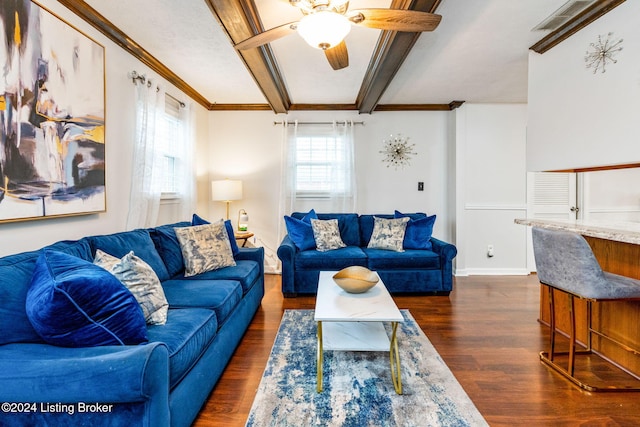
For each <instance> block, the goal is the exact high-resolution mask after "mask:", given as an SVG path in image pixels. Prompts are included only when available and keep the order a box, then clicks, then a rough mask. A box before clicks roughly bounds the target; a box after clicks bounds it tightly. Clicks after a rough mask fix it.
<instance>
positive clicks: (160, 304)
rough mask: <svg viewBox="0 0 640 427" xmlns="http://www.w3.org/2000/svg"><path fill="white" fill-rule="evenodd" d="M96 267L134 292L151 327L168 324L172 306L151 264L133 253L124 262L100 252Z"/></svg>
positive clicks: (95, 262) (94, 261)
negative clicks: (168, 314) (102, 269)
mask: <svg viewBox="0 0 640 427" xmlns="http://www.w3.org/2000/svg"><path fill="white" fill-rule="evenodd" d="M93 263H94V264H95V265H99V266H100V267H102V268H104V269H105V270H107V271H108V272H109V273H111V274H113V275H114V276H116V278H117V279H118V280H120V281H121V282H122V283H123V284H124V285H125V286H126V287H127V289H129V290H130V291H131V293H132V294H133V296H134V297H135V298H136V301H138V304H140V308H142V313H143V314H144V320H145V321H146V322H147V324H149V325H164V324H165V323H167V310H168V309H169V303H168V302H167V298H166V297H165V296H164V290H163V289H162V285H161V284H160V280H159V279H158V276H157V275H156V273H155V272H154V271H153V269H152V268H151V267H150V266H149V264H147V263H146V262H144V261H143V260H142V259H141V258H140V257H138V256H136V255H135V254H134V253H133V251H131V252H129V253H128V254H126V255H125V256H123V257H122V258H117V257H114V256H113V255H109V254H108V253H106V252H103V251H101V250H100V249H98V250H96V256H95V258H94V259H93Z"/></svg>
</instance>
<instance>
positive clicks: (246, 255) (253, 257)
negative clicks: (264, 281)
mask: <svg viewBox="0 0 640 427" xmlns="http://www.w3.org/2000/svg"><path fill="white" fill-rule="evenodd" d="M238 249H239V251H238V253H237V254H236V256H235V257H234V258H235V260H236V261H240V260H249V261H255V262H257V263H258V265H259V266H260V277H264V248H238Z"/></svg>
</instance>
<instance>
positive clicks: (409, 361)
mask: <svg viewBox="0 0 640 427" xmlns="http://www.w3.org/2000/svg"><path fill="white" fill-rule="evenodd" d="M401 311H402V315H403V316H404V319H405V322H404V323H401V324H400V326H399V327H398V343H399V348H400V360H401V366H402V389H403V390H402V391H403V394H402V395H398V394H396V392H395V390H394V388H393V383H392V380H391V373H390V366H389V353H387V352H343V351H326V352H325V355H324V365H323V366H324V391H323V392H321V393H317V392H316V342H317V340H316V323H315V322H314V320H313V313H314V312H313V310H286V311H285V313H284V316H283V318H282V322H281V323H280V328H279V330H278V335H277V336H276V340H275V342H274V344H273V348H272V350H271V356H270V357H269V361H268V362H267V366H266V368H265V371H264V375H263V377H262V380H261V382H260V385H259V387H258V391H257V394H256V397H255V400H254V402H253V406H252V407H251V412H250V414H249V418H248V420H247V423H246V426H249V427H262V426H279V427H280V426H282V427H284V426H291V427H293V426H295V427H300V426H351V427H365V426H376V427H382V426H389V427H391V426H403V427H410V426H416V427H417V426H420V427H426V426H473V427H475V426H486V425H488V424H487V423H486V421H485V420H484V418H482V415H480V413H479V412H478V410H477V408H476V407H475V405H474V404H473V402H472V401H471V399H469V396H467V394H466V393H465V391H464V390H463V389H462V387H461V386H460V384H459V383H458V381H457V380H456V379H455V377H454V376H453V374H452V373H451V371H450V370H449V368H448V367H447V365H446V364H445V363H444V362H443V361H442V359H441V358H440V356H439V355H438V352H437V351H436V350H435V348H434V347H433V345H432V344H431V343H430V342H429V340H428V339H427V337H426V336H425V334H424V333H423V332H422V330H421V329H420V327H419V326H418V324H417V323H416V322H415V320H414V319H413V317H412V316H411V314H410V313H409V311H408V310H401ZM387 332H388V333H389V336H391V335H390V326H387Z"/></svg>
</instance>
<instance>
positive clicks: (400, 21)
mask: <svg viewBox="0 0 640 427" xmlns="http://www.w3.org/2000/svg"><path fill="white" fill-rule="evenodd" d="M349 19H350V20H351V21H352V22H353V23H354V24H358V25H361V26H363V27H368V28H377V29H379V30H390V31H406V32H410V33H418V32H422V31H433V30H435V29H436V27H437V26H438V24H439V23H440V20H441V19H442V16H440V15H436V14H435V13H429V12H422V11H419V10H403V9H354V10H352V11H351V12H349Z"/></svg>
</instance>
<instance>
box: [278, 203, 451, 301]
mask: <svg viewBox="0 0 640 427" xmlns="http://www.w3.org/2000/svg"><path fill="white" fill-rule="evenodd" d="M305 215H306V213H303V212H294V213H293V214H291V217H292V218H295V219H297V220H302V219H303V218H304V217H305ZM408 216H409V217H410V218H411V219H420V218H424V217H426V215H425V214H408ZM317 217H318V219H320V220H329V219H337V220H338V227H339V230H340V237H341V238H342V241H343V242H344V243H345V244H346V247H344V248H340V249H333V250H329V251H325V252H321V251H318V250H316V249H315V248H311V249H306V250H300V248H298V247H297V246H296V245H295V244H294V241H293V240H292V238H291V236H290V235H289V234H287V235H286V236H285V237H284V239H283V240H282V242H281V244H280V246H279V247H278V251H277V254H278V257H279V258H280V260H281V261H282V293H283V295H284V296H285V297H294V296H296V295H297V294H315V293H316V292H317V290H318V277H319V274H320V271H323V270H335V271H337V270H341V269H343V268H345V267H349V266H352V265H359V266H363V267H367V268H369V269H370V270H375V271H377V273H378V275H379V276H380V278H381V279H382V281H383V282H384V284H385V285H386V287H387V289H388V290H389V292H391V293H396V294H398V293H416V294H430V295H449V293H450V292H451V290H452V288H453V271H452V260H453V258H454V257H455V256H456V254H457V249H456V247H455V246H454V245H452V244H450V243H446V242H443V241H441V240H439V239H436V238H434V237H431V238H430V242H431V245H430V246H431V249H406V250H404V251H402V252H395V251H390V250H384V249H372V248H368V247H367V246H368V244H369V240H370V239H371V235H372V232H373V227H374V217H379V218H385V219H391V218H394V215H389V214H384V215H358V214H355V213H345V214H335V213H318V214H317ZM434 220H435V218H434Z"/></svg>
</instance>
